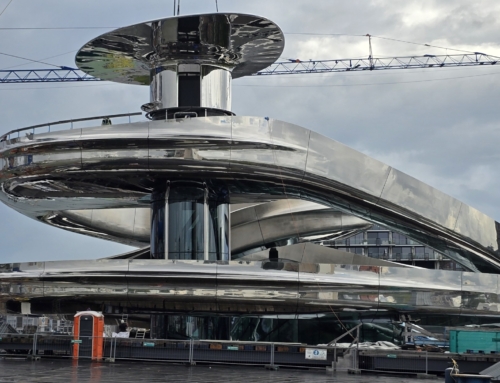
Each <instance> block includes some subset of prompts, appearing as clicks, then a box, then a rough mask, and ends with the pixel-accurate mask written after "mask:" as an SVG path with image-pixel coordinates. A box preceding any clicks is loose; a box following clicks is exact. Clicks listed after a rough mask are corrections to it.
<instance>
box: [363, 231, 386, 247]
mask: <svg viewBox="0 0 500 383" xmlns="http://www.w3.org/2000/svg"><path fill="white" fill-rule="evenodd" d="M368 244H369V245H387V244H389V232H388V231H380V232H368Z"/></svg>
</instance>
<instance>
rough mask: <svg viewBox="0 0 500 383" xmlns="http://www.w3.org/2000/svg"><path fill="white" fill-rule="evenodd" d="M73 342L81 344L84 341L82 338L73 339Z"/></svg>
mask: <svg viewBox="0 0 500 383" xmlns="http://www.w3.org/2000/svg"><path fill="white" fill-rule="evenodd" d="M71 343H76V344H80V343H82V340H81V339H71Z"/></svg>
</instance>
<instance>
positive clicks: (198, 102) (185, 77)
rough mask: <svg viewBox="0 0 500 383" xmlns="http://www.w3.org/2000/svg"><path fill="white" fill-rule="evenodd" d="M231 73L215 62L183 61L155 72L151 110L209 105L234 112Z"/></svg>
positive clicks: (151, 91) (212, 107) (151, 92)
mask: <svg viewBox="0 0 500 383" xmlns="http://www.w3.org/2000/svg"><path fill="white" fill-rule="evenodd" d="M231 80H232V77H231V72H230V71H229V70H226V69H222V68H219V67H215V66H211V65H199V64H179V65H172V66H167V67H160V68H157V69H155V70H153V71H152V72H151V85H150V103H149V104H147V106H148V108H150V109H151V110H161V109H166V108H182V107H195V108H209V109H220V110H225V111H231Z"/></svg>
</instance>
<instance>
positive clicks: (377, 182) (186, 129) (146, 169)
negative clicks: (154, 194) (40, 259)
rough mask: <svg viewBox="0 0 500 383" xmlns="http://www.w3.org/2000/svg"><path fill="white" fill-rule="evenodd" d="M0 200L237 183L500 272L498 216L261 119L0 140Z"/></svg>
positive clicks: (27, 208)
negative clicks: (173, 183)
mask: <svg viewBox="0 0 500 383" xmlns="http://www.w3.org/2000/svg"><path fill="white" fill-rule="evenodd" d="M0 159H1V160H2V162H3V166H2V171H1V172H0V185H1V187H2V193H0V199H1V200H2V201H3V202H4V203H6V204H7V205H9V206H11V207H12V208H14V209H16V210H18V211H20V212H21V213H23V214H26V215H28V216H31V217H33V218H36V219H39V220H44V221H49V220H50V219H51V217H53V216H54V215H55V214H58V212H60V211H66V210H80V209H102V208H136V207H139V206H144V205H141V204H144V203H148V196H149V194H150V192H151V190H152V189H153V188H154V186H155V183H157V182H166V180H169V179H176V178H183V177H188V178H189V179H201V180H212V181H210V182H222V183H225V184H226V185H227V187H228V188H229V190H230V193H231V201H232V202H233V203H239V202H255V201H271V200H276V199H280V198H291V199H303V200H308V201H313V202H317V203H320V204H322V205H324V206H328V207H332V208H335V209H339V210H342V211H344V212H346V213H349V214H352V215H355V216H358V217H360V218H362V219H364V220H367V221H370V222H375V223H379V224H382V225H385V226H388V227H390V228H393V229H394V230H396V231H398V232H401V233H404V234H406V235H408V236H409V237H411V238H413V239H415V240H417V241H419V242H422V243H424V244H427V245H429V246H431V247H433V248H435V249H436V250H438V251H441V252H443V253H445V254H446V255H448V256H449V257H450V258H452V259H456V260H457V261H459V262H460V263H462V264H466V265H467V266H468V267H470V268H471V269H473V270H474V269H475V270H482V271H485V272H498V271H499V270H500V258H499V254H498V224H497V223H496V222H495V221H494V220H493V219H491V218H489V217H488V216H486V215H485V214H483V213H481V212H479V211H477V210H476V209H474V208H472V207H470V206H468V205H466V204H464V203H462V202H460V201H457V200H456V199H454V198H452V197H450V196H448V195H446V194H444V193H442V192H440V191H438V190H436V189H434V188H432V187H430V186H428V185H426V184H424V183H423V182H420V181H418V180H416V179H414V178H412V177H410V176H408V175H406V174H404V173H402V172H400V171H398V170H396V169H393V168H391V167H389V166H388V165H385V164H383V163H381V162H379V161H377V160H374V159H372V158H370V157H368V156H366V155H364V154H362V153H359V152H357V151H355V150H353V149H351V148H348V147H346V146H345V145H342V144H340V143H338V142H336V141H334V140H331V139H328V138H326V137H324V136H321V135H319V134H317V133H314V132H312V131H310V130H307V129H305V128H302V127H299V126H296V125H292V124H289V123H285V122H282V121H277V120H272V119H271V120H268V119H264V118H259V117H208V118H198V119H188V120H169V121H151V122H141V123H134V124H124V125H112V126H102V127H97V128H86V129H76V130H75V129H73V130H66V131H60V132H54V133H44V134H34V135H27V136H26V137H20V138H14V139H11V140H6V141H4V142H1V143H0Z"/></svg>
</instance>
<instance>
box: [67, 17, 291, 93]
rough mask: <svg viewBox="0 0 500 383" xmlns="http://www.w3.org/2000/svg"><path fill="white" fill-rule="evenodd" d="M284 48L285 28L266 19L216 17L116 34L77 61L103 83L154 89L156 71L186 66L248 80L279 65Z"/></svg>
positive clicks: (129, 28)
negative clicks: (212, 68)
mask: <svg viewBox="0 0 500 383" xmlns="http://www.w3.org/2000/svg"><path fill="white" fill-rule="evenodd" d="M284 46H285V38H284V36H283V32H282V31H281V29H280V28H279V27H278V26H277V25H276V24H274V23H273V22H272V21H270V20H268V19H266V18H264V17H260V16H254V15H245V14H236V13H215V14H203V15H190V16H177V17H170V18H166V19H160V20H153V21H148V22H144V23H140V24H135V25H131V26H127V27H124V28H120V29H116V30H114V31H112V32H108V33H105V34H103V35H101V36H99V37H97V38H95V39H93V40H92V41H90V42H88V43H87V44H85V45H84V46H83V47H82V48H81V49H80V51H79V52H78V53H77V55H76V59H75V61H76V64H77V66H78V68H80V69H81V70H82V71H84V72H86V73H88V74H90V75H92V76H94V77H98V78H100V79H102V80H109V81H116V82H123V83H126V84H136V85H149V84H150V82H151V81H150V75H151V73H152V71H153V72H154V71H158V70H161V68H162V67H166V66H169V65H177V64H184V63H189V64H199V65H210V66H215V67H220V68H224V69H228V70H230V71H231V72H232V77H233V78H238V77H242V76H248V75H251V74H253V73H255V72H258V71H259V70H261V69H264V68H267V67H268V66H269V65H271V64H273V63H274V62H275V61H276V60H277V59H278V58H279V57H280V55H281V53H282V52H283V48H284Z"/></svg>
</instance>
